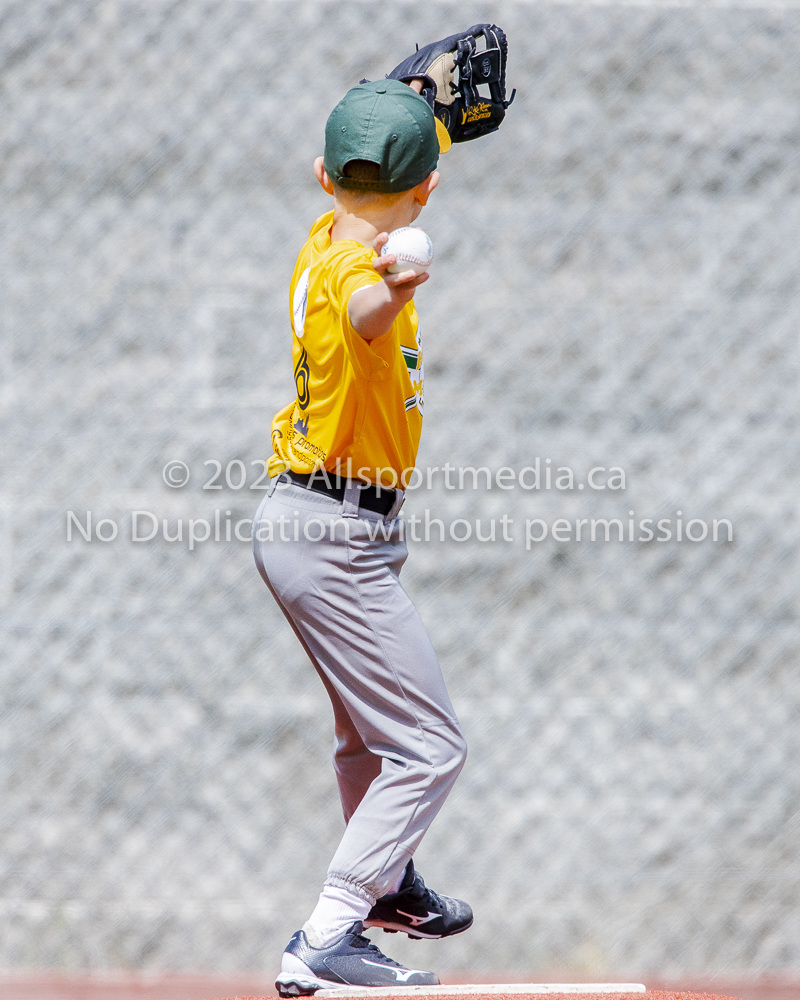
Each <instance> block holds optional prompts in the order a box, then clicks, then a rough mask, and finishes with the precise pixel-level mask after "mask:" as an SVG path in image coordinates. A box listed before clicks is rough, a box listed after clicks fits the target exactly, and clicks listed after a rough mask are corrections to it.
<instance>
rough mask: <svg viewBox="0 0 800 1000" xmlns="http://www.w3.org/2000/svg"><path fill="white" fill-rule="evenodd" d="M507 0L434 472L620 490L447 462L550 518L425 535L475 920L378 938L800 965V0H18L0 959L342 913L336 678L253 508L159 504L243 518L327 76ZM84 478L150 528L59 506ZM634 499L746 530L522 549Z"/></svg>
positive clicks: (264, 934) (255, 949)
mask: <svg viewBox="0 0 800 1000" xmlns="http://www.w3.org/2000/svg"><path fill="white" fill-rule="evenodd" d="M482 20H488V21H491V20H495V21H497V22H498V23H500V24H501V25H502V26H503V27H504V28H505V29H506V30H507V31H508V33H509V37H510V44H511V54H510V62H509V78H510V81H509V82H510V84H511V86H516V87H517V88H518V94H517V98H516V102H515V104H514V105H513V107H512V108H511V110H510V111H509V114H508V117H507V119H506V122H505V124H504V125H503V127H502V129H501V130H500V132H499V133H497V134H496V135H494V136H491V137H489V138H487V139H485V140H483V141H482V142H480V143H468V144H466V145H462V146H460V147H456V148H454V149H453V150H452V151H451V152H450V153H448V154H447V156H446V157H443V159H442V161H441V171H442V183H441V186H440V188H439V190H438V191H437V192H436V193H435V195H434V197H433V199H432V201H431V204H430V206H429V208H428V209H426V211H425V213H424V215H423V216H422V218H421V220H420V222H421V223H422V224H423V225H424V226H425V228H426V229H427V231H428V232H429V233H430V234H431V236H432V238H433V241H434V244H435V247H436V251H437V260H436V262H435V264H434V268H433V270H432V279H431V281H430V282H429V283H428V284H427V285H426V286H425V287H424V288H422V289H421V290H420V292H419V294H418V296H417V303H418V309H419V311H420V314H421V317H422V327H421V329H422V330H423V336H424V344H425V352H426V362H427V377H428V378H427V394H426V403H427V407H426V417H425V431H424V436H423V446H422V450H421V453H420V464H421V465H422V466H428V465H430V466H443V465H444V463H445V462H450V463H451V464H452V465H454V466H465V465H487V466H489V467H490V468H491V469H492V470H496V469H498V468H500V467H501V466H509V467H512V468H514V469H519V468H521V467H522V466H526V465H529V464H532V463H533V460H534V459H535V458H536V457H537V456H538V457H539V458H540V460H541V463H542V464H543V465H544V463H545V460H546V458H550V459H551V460H552V464H553V466H556V465H561V466H569V467H571V468H572V469H573V470H574V471H575V474H576V481H583V480H585V474H586V471H587V470H588V469H590V468H591V467H592V466H604V467H606V468H608V467H611V466H618V467H621V468H623V469H624V470H625V473H626V489H625V490H624V491H618V492H610V491H608V490H607V491H605V492H600V491H597V492H592V491H590V490H584V491H583V492H582V493H578V491H577V489H576V490H574V491H571V492H570V491H566V492H558V491H555V490H550V491H549V492H548V491H546V490H540V491H538V492H537V491H530V492H526V491H524V490H520V489H519V488H517V489H515V490H512V491H508V492H506V493H501V492H500V491H499V490H497V489H496V488H495V489H493V490H492V491H490V492H488V491H486V490H477V491H473V490H471V489H467V490H463V491H458V490H455V491H448V490H447V489H445V488H444V485H443V483H442V481H441V479H440V478H439V477H438V476H437V478H436V480H435V488H434V489H433V490H431V491H430V492H428V491H423V490H419V491H417V492H416V493H415V494H413V495H412V496H411V497H410V498H409V501H408V503H407V505H406V512H407V513H417V514H418V515H422V514H423V512H424V510H425V509H426V508H427V509H429V510H430V511H431V513H432V515H433V516H439V517H442V518H444V519H445V520H446V521H447V520H448V519H449V520H452V519H453V518H457V517H464V518H470V519H474V518H476V517H483V518H490V517H497V518H499V517H500V516H501V515H502V514H507V515H508V516H509V517H512V518H514V523H515V541H514V543H513V544H504V543H500V542H497V543H495V544H491V543H487V544H481V543H478V542H475V541H474V539H473V540H471V541H469V542H466V543H463V544H457V543H455V542H453V541H449V540H448V541H447V542H445V543H443V544H440V543H434V542H431V543H430V544H424V543H421V544H417V545H411V546H410V548H411V555H410V559H409V562H408V564H407V566H406V569H405V571H404V579H405V583H406V586H407V588H408V590H409V592H410V593H411V595H412V598H413V599H414V600H415V602H416V603H417V605H418V606H419V608H420V611H421V613H422V615H423V618H424V619H425V622H426V623H427V625H428V627H429V630H430V632H431V635H432V638H433V641H434V644H435V645H436V648H437V650H438V652H439V654H440V657H441V660H442V664H443V667H444V670H445V673H446V676H447V678H448V682H449V685H450V688H451V692H452V696H453V700H454V702H455V705H456V707H457V710H458V711H459V714H460V716H461V718H462V721H463V724H464V728H465V730H466V733H467V736H468V739H469V742H470V758H469V760H468V763H467V766H466V769H465V771H464V773H463V775H462V777H461V779H460V782H459V784H458V785H457V787H456V790H455V791H454V793H453V795H452V796H451V798H450V800H449V801H448V803H447V805H446V807H445V809H444V811H443V812H442V814H441V815H440V817H439V819H438V820H437V822H436V824H435V826H434V827H433V828H432V829H431V831H430V834H429V836H428V838H427V840H426V841H425V843H424V845H423V847H422V848H421V850H420V852H419V854H418V856H417V861H418V865H419V867H420V869H421V871H422V872H423V874H424V875H425V877H426V879H427V880H428V882H429V883H431V884H432V885H433V886H434V887H435V888H438V889H440V890H441V891H444V892H447V893H450V894H454V895H461V896H463V897H465V898H467V899H469V900H470V901H471V902H472V903H473V905H474V908H475V911H476V920H475V926H474V928H473V929H472V930H471V931H470V932H469V934H467V935H464V936H462V937H461V938H456V939H454V940H452V941H446V942H440V943H434V944H427V943H423V944H420V943H415V944H412V943H411V942H408V941H407V940H406V939H405V938H403V939H401V938H400V937H399V936H394V937H386V938H384V937H383V936H382V935H381V934H376V935H375V939H376V940H377V943H379V944H381V945H383V946H385V947H386V950H387V951H388V952H389V954H391V955H392V956H393V957H396V958H398V959H400V960H405V961H409V962H412V963H414V964H415V966H416V967H423V968H424V967H433V968H435V969H437V971H440V972H447V970H467V971H472V972H474V973H475V974H476V975H478V974H490V973H492V972H504V973H514V972H518V973H520V974H525V973H528V972H531V971H535V972H536V973H537V974H539V975H547V974H548V973H549V972H552V973H553V974H555V972H556V971H563V970H566V971H567V972H568V973H570V974H572V975H574V976H579V977H582V978H584V979H585V978H588V979H592V978H597V977H601V978H602V977H603V975H605V974H607V973H610V972H612V971H625V972H627V973H628V974H631V975H637V976H645V975H647V973H648V972H651V973H653V972H658V973H662V974H671V973H682V972H687V973H688V972H692V973H695V972H699V973H703V974H707V975H709V976H713V975H714V974H717V973H720V974H721V973H724V972H731V971H737V972H738V971H750V972H760V971H765V970H773V971H776V970H784V971H785V970H790V971H791V970H794V971H800V903H799V902H798V900H799V899H800V866H799V865H798V858H797V854H798V843H799V842H800V773H799V772H798V757H800V717H799V714H798V713H799V710H800V684H799V683H798V679H797V669H796V666H795V660H796V657H797V652H798V646H799V645H800V629H799V628H798V614H799V613H800V608H799V607H798V605H799V602H800V574H799V573H798V563H797V555H798V518H797V494H798V489H799V488H800V437H799V436H798V392H797V380H798V374H799V373H800V349H799V348H798V335H797V333H798V322H799V321H800V298H799V297H798V266H799V265H800V242H799V240H798V234H799V233H800V182H799V181H798V159H799V154H800V54H798V53H800V10H799V9H797V8H796V7H795V6H794V5H789V4H783V5H781V6H776V7H774V8H770V7H769V6H765V5H763V4H761V5H758V6H756V5H753V6H752V7H746V6H743V5H738V6H732V5H724V6H713V5H709V4H699V5H682V6H675V7H669V6H665V5H660V6H631V5H621V4H613V3H612V4H604V5H589V4H577V3H575V4H572V3H569V4H549V3H536V4H534V3H529V4H527V3H522V4H516V3H502V4H500V3H496V4H473V3H459V4H445V3H431V2H412V3H400V2H396V3H376V4H373V3H345V2H337V3H306V2H297V3H289V2H284V3H270V2H258V0H257V2H249V3H245V2H237V0H227V2H202V0H184V2H178V3H173V2H166V0H165V2H115V0H108V2H98V3H94V2H89V0H80V2H56V0H53V2H46V0H25V2H14V3H8V2H5V3H0V50H1V51H0V59H1V60H2V73H1V75H0V81H1V86H2V91H0V94H1V97H2V117H1V118H0V142H1V143H2V180H1V181H0V199H1V200H0V205H1V206H2V207H1V208H0V213H1V214H2V239H1V250H0V253H2V264H1V265H0V273H2V279H1V280H2V283H3V284H2V322H3V334H2V371H3V380H4V381H3V386H2V395H1V396H0V398H1V399H2V408H3V409H2V412H3V432H2V437H1V438H0V440H1V441H2V480H1V481H2V489H1V492H0V505H1V506H0V513H1V515H2V521H1V522H0V523H1V524H2V538H3V548H2V563H0V591H2V612H1V613H0V635H1V636H2V646H3V652H2V708H1V709H0V713H1V714H0V741H1V742H2V756H1V758H0V768H1V769H2V792H1V793H0V966H6V967H8V966H46V965H53V966H73V967H95V968H102V967H133V968H175V969H192V968H206V969H218V970H226V969H265V970H275V969H277V964H278V961H279V956H280V952H281V950H282V948H283V945H284V943H285V941H286V940H287V939H288V937H289V935H290V934H291V933H292V932H293V931H294V930H295V929H296V928H297V927H298V926H299V925H300V924H301V923H302V922H303V921H304V920H305V919H306V917H307V915H308V913H309V911H310V909H311V908H312V906H313V903H314V901H315V899H316V895H317V893H318V891H319V887H320V884H321V882H322V879H323V877H324V873H325V870H326V867H327V862H328V859H329V857H330V855H331V854H332V852H333V849H334V847H335V844H336V842H337V840H338V838H339V836H340V834H341V830H342V821H341V818H340V813H339V807H338V798H337V793H336V788H335V783H334V778H333V772H332V768H331V766H330V762H329V752H330V746H331V736H332V733H331V728H332V722H331V716H330V711H329V708H328V706H327V704H326V699H325V696H324V693H323V691H322V688H321V685H320V684H319V682H318V680H317V678H316V676H315V675H314V673H313V671H312V669H311V668H310V666H309V664H308V663H307V661H306V659H305V656H304V654H303V652H302V650H301V649H300V647H299V645H298V644H297V642H296V640H295V638H294V636H293V634H292V633H291V632H290V630H289V628H288V626H287V625H286V624H285V622H284V621H283V620H282V618H281V616H280V614H279V612H278V610H277V608H276V607H275V606H274V605H273V603H272V601H271V598H270V597H269V595H268V593H267V591H266V588H265V587H264V585H263V584H262V582H261V581H260V579H259V578H258V575H257V573H256V571H255V569H254V566H253V563H252V559H251V556H250V552H249V546H248V545H247V544H246V543H241V542H239V543H237V542H235V541H231V542H230V543H226V542H225V541H224V540H223V541H220V542H219V543H215V542H209V543H206V544H201V545H199V546H198V547H197V548H196V549H195V550H194V551H193V552H190V551H189V549H188V545H187V543H186V540H185V539H184V541H183V542H182V543H168V542H166V541H164V539H163V538H160V537H159V538H158V539H155V540H153V541H152V542H149V543H147V544H134V543H132V542H131V540H130V512H131V511H132V510H135V509H145V510H150V511H153V512H155V513H156V515H157V516H158V517H159V518H165V517H166V518H169V519H170V531H174V528H175V525H176V523H177V519H179V518H182V519H184V523H186V521H187V519H188V518H207V519H208V518H213V512H214V510H215V509H220V511H221V515H220V516H221V518H222V524H223V529H222V530H223V537H224V523H225V519H226V517H227V515H226V514H225V511H231V515H230V517H231V520H232V522H233V523H235V521H236V519H239V518H246V517H248V516H251V515H252V513H253V511H254V509H255V507H256V506H257V504H258V501H259V499H260V497H261V496H262V495H263V494H262V493H261V492H259V491H258V490H257V489H251V488H250V487H251V485H252V484H254V483H255V481H256V479H257V477H258V474H259V472H260V467H259V466H258V464H256V465H253V466H251V464H250V463H252V462H256V463H257V460H258V459H263V458H266V457H267V456H268V454H269V451H270V446H269V427H270V420H271V417H272V415H273V413H274V411H275V410H276V409H278V408H279V407H280V406H282V405H283V404H284V403H285V402H286V401H288V400H289V399H290V398H291V395H292V392H293V383H292V375H291V360H290V333H289V323H288V317H289V311H288V280H289V277H290V275H291V272H292V269H293V265H294V259H295V255H296V253H297V251H298V250H299V248H300V246H301V245H302V243H303V241H304V238H305V235H306V233H307V231H308V228H309V226H310V225H311V223H312V222H313V220H314V219H315V217H316V216H317V215H319V214H321V213H322V212H323V211H325V210H326V209H327V207H328V199H327V198H326V196H325V195H324V194H323V193H322V192H321V191H320V190H319V188H318V187H317V185H316V182H315V180H314V178H313V176H312V174H311V169H310V168H311V163H312V161H313V158H314V157H315V156H316V155H317V154H318V153H320V152H322V138H323V127H324V122H325V119H326V117H327V114H328V112H329V111H330V109H331V107H332V106H333V104H334V103H335V102H336V101H337V100H338V99H339V97H340V96H341V95H342V94H343V93H344V91H345V90H346V89H347V88H348V87H349V86H351V85H353V84H354V83H356V82H357V81H358V80H359V79H360V78H361V77H364V76H366V77H370V78H373V79H374V78H376V77H379V76H380V75H382V74H383V73H384V72H386V71H388V70H389V69H390V68H391V67H392V66H393V65H394V64H395V63H396V62H398V61H399V60H400V59H401V58H402V57H404V56H405V55H406V54H407V53H408V52H409V51H410V50H412V49H413V45H414V43H415V42H420V43H423V44H424V43H426V42H428V41H431V40H433V39H436V38H439V37H441V36H442V35H445V34H449V33H450V32H452V31H454V30H460V29H462V28H465V27H467V26H468V25H469V24H471V23H472V22H474V21H482ZM172 459H180V460H183V461H185V462H186V463H187V465H188V466H189V468H190V471H191V477H192V478H191V480H190V482H189V483H188V484H187V485H186V486H185V487H184V488H183V489H170V488H168V487H167V486H166V485H165V483H164V482H163V479H162V468H163V467H164V465H165V463H166V462H168V461H169V460H172ZM235 459H239V460H240V461H241V462H243V463H245V465H244V468H245V470H246V472H247V480H246V482H245V485H244V486H243V488H241V489H238V490H237V489H232V488H229V486H228V485H227V484H226V482H225V471H226V469H228V468H229V465H228V463H230V462H232V461H233V460H235ZM210 460H216V461H218V462H219V463H220V464H221V469H222V473H221V476H220V478H218V480H217V482H218V483H221V484H222V485H223V489H222V490H217V491H211V490H203V484H204V483H206V481H207V480H208V479H209V478H210V477H211V474H212V472H213V470H214V466H213V465H212V466H205V467H204V465H203V463H204V462H206V461H210ZM229 472H230V476H229V478H230V481H231V483H232V484H233V485H234V486H236V485H237V483H238V480H239V477H240V474H241V469H240V466H238V465H233V466H230V468H229ZM601 479H602V477H601ZM68 510H73V511H74V512H75V513H76V515H78V516H79V517H80V518H81V520H82V522H83V521H84V520H85V517H86V512H87V511H91V512H92V514H93V517H94V522H93V524H94V525H96V522H97V520H98V519H100V518H108V519H112V520H113V521H115V522H116V523H118V524H119V526H120V528H119V535H118V537H117V538H116V539H114V540H113V541H109V542H107V543H103V542H101V541H98V540H97V539H96V538H93V540H92V541H91V542H89V543H87V542H85V541H84V540H83V539H82V538H81V537H80V535H78V534H77V532H76V531H73V540H72V542H68V541H67V536H66V525H67V511H68ZM628 510H633V511H635V514H636V517H637V519H638V518H642V517H651V518H672V519H673V525H674V519H675V517H676V511H678V510H681V511H683V512H684V517H685V518H686V519H688V518H690V517H696V518H701V519H705V520H707V521H710V520H711V519H712V518H728V519H730V520H731V522H732V523H733V525H734V540H733V542H732V543H730V544H728V543H725V544H722V543H714V542H712V541H711V540H710V539H707V540H706V541H703V542H699V543H690V542H686V541H685V540H684V541H683V542H681V543H678V542H677V541H675V540H673V541H671V542H668V543H656V542H651V543H639V542H627V541H626V542H624V543H619V542H611V543H608V544H606V543H601V542H596V543H594V544H592V543H584V542H582V543H580V544H578V543H574V542H573V543H569V544H558V543H556V542H553V541H552V540H548V541H546V542H543V543H541V544H539V545H534V546H532V547H531V550H530V551H526V549H525V546H524V543H523V540H522V536H523V535H524V529H523V525H524V520H525V519H526V518H534V517H541V518H543V519H545V520H547V521H548V522H551V521H552V520H553V519H554V518H556V517H559V516H564V517H567V518H571V519H572V518H575V517H578V516H581V517H588V518H591V517H595V518H598V517H606V518H611V517H620V518H622V519H623V520H625V519H627V516H628V515H627V512H628ZM104 530H105V531H107V532H109V531H110V530H111V529H110V527H109V526H106V527H105V529H104ZM185 530H186V528H185V527H184V531H185Z"/></svg>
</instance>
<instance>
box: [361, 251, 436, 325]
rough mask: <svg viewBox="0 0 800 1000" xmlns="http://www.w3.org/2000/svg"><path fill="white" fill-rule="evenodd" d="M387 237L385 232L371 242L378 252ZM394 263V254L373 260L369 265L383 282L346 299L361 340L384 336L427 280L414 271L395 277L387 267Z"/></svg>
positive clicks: (425, 275)
mask: <svg viewBox="0 0 800 1000" xmlns="http://www.w3.org/2000/svg"><path fill="white" fill-rule="evenodd" d="M388 238H389V234H388V233H380V234H379V235H378V237H377V238H376V240H375V243H374V247H375V250H377V251H378V253H380V249H381V247H382V246H383V244H384V243H385V242H386V240H387V239H388ZM396 261H397V258H396V257H395V256H394V254H385V255H384V256H383V257H380V256H379V257H377V258H376V259H375V261H374V262H373V265H372V266H373V267H374V268H375V270H376V271H377V272H378V274H380V275H381V277H382V278H383V281H377V282H375V284H374V285H369V286H368V287H367V288H360V289H359V290H358V291H357V292H354V293H353V295H351V296H350V301H349V302H348V303H347V315H348V317H349V319H350V323H351V325H352V327H353V329H354V330H355V331H356V333H358V334H359V335H360V336H361V337H363V338H364V340H375V338H376V337H382V336H383V335H384V333H388V332H389V330H390V329H391V326H392V323H394V321H395V319H396V318H397V314H398V313H399V312H400V310H401V309H402V308H403V306H404V305H405V304H406V303H407V302H409V301H410V300H411V299H413V298H414V292H415V291H416V289H417V288H418V286H419V285H421V284H422V283H423V282H425V281H427V280H428V274H427V272H425V273H423V274H416V273H415V272H414V271H401V272H400V273H399V274H390V273H389V272H388V270H387V268H389V267H390V266H391V265H392V264H394V263H395V262H396Z"/></svg>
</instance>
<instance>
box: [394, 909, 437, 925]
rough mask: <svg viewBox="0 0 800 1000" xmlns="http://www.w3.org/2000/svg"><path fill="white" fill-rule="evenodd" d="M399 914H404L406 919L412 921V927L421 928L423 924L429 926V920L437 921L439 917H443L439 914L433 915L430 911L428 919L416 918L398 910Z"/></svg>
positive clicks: (411, 914)
mask: <svg viewBox="0 0 800 1000" xmlns="http://www.w3.org/2000/svg"><path fill="white" fill-rule="evenodd" d="M397 912H398V913H402V915H403V916H404V917H408V919H409V920H410V921H411V926H412V927H420V926H421V925H422V924H427V923H428V921H429V920H435V919H436V918H437V917H439V916H441V914H439V913H431V911H430V910H428V916H427V917H415V916H414V914H413V913H406V912H405V911H403V910H398V911H397Z"/></svg>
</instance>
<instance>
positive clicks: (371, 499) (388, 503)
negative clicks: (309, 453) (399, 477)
mask: <svg viewBox="0 0 800 1000" xmlns="http://www.w3.org/2000/svg"><path fill="white" fill-rule="evenodd" d="M283 475H284V476H286V477H287V478H288V479H290V480H291V481H292V482H293V483H296V484H297V485H298V486H302V487H303V488H304V489H307V490H313V492H314V493H322V494H324V495H325V496H326V497H331V498H332V499H333V500H337V501H338V502H339V503H341V502H342V501H343V500H344V484H343V483H342V485H341V486H335V485H334V482H335V476H332V475H331V474H330V473H328V480H329V482H330V484H331V485H330V486H326V485H325V479H324V477H323V475H322V473H321V472H314V473H309V472H291V471H288V472H284V473H283ZM312 478H313V480H314V481H313V482H311V481H310V480H311V479H312ZM339 481H340V482H341V480H339ZM394 501H395V491H394V490H393V489H391V488H389V487H386V486H382V487H381V491H380V495H378V489H377V487H376V486H373V485H372V484H371V483H370V485H369V486H365V485H362V486H361V487H360V489H359V491H358V505H359V507H364V508H365V509H366V510H371V511H374V513H376V514H388V513H389V511H390V510H391V509H392V507H394Z"/></svg>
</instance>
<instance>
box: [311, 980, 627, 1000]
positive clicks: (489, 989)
mask: <svg viewBox="0 0 800 1000" xmlns="http://www.w3.org/2000/svg"><path fill="white" fill-rule="evenodd" d="M365 992H369V993H385V994H386V995H387V996H393V997H406V996H408V997H413V996H423V995H425V996H428V995H430V996H440V997H441V996H448V997H452V996H478V995H487V996H492V995H493V994H510V993H517V994H524V995H528V996H532V995H534V994H539V993H646V992H647V989H646V987H645V986H643V985H642V983H492V984H484V985H480V984H477V985H469V986H374V987H370V988H369V989H367V988H365V987H361V988H358V987H352V986H343V987H342V988H341V989H338V990H319V991H318V992H317V993H315V994H314V996H315V997H348V996H354V997H355V996H361V997H363V995H364V993H365Z"/></svg>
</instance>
